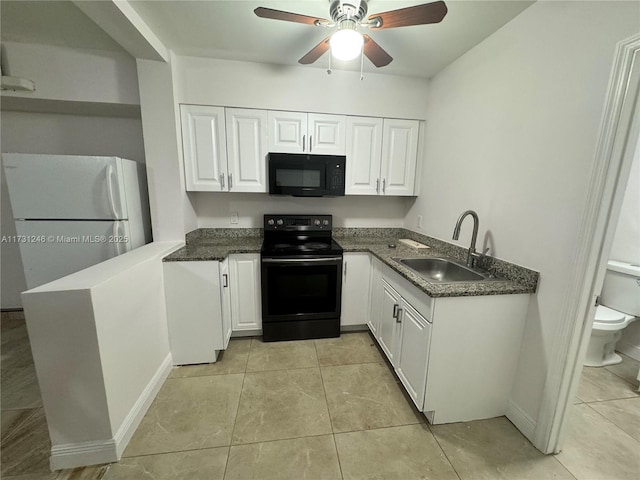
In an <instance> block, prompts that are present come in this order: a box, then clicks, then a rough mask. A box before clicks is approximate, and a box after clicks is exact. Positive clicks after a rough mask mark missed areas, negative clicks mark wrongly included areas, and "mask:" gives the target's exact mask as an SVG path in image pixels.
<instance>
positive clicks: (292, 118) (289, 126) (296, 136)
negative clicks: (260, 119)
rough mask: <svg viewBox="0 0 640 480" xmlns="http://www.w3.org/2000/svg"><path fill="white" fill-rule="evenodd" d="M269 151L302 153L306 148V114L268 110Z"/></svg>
mask: <svg viewBox="0 0 640 480" xmlns="http://www.w3.org/2000/svg"><path fill="white" fill-rule="evenodd" d="M267 118H268V122H269V129H268V130H269V151H270V152H280V153H303V152H304V151H305V150H306V149H307V148H308V138H307V114H306V113H302V112H280V111H274V110H269V112H268V113H267Z"/></svg>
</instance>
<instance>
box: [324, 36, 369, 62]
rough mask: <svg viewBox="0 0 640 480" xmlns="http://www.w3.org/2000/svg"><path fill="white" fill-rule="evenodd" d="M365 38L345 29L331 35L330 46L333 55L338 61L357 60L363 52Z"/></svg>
mask: <svg viewBox="0 0 640 480" xmlns="http://www.w3.org/2000/svg"><path fill="white" fill-rule="evenodd" d="M363 44H364V38H363V37H362V34H360V33H358V32H356V31H355V30H353V29H350V28H343V29H340V30H338V31H337V32H336V33H334V34H333V35H331V38H330V39H329V45H330V46H331V55H333V56H334V57H335V58H337V59H338V60H344V61H349V60H353V59H354V58H357V57H358V55H360V52H361V51H362V45H363Z"/></svg>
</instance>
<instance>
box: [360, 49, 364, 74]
mask: <svg viewBox="0 0 640 480" xmlns="http://www.w3.org/2000/svg"><path fill="white" fill-rule="evenodd" d="M363 70H364V48H363V49H362V50H360V81H362V80H364V75H363V73H362V71H363Z"/></svg>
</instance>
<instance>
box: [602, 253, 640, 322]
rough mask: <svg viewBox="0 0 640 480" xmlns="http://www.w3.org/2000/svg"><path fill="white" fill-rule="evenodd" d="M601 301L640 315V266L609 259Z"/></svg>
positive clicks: (622, 310)
mask: <svg viewBox="0 0 640 480" xmlns="http://www.w3.org/2000/svg"><path fill="white" fill-rule="evenodd" d="M600 303H601V304H602V305H605V306H607V307H609V308H613V309H614V310H618V311H619V312H623V313H626V314H627V315H633V316H635V317H640V266H638V265H631V264H629V263H624V262H617V261H614V260H609V264H608V265H607V273H606V275H605V277H604V285H603V286H602V293H601V294H600Z"/></svg>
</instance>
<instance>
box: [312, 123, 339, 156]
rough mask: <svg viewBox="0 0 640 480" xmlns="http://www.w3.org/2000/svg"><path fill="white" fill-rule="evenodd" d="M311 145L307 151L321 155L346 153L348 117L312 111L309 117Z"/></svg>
mask: <svg viewBox="0 0 640 480" xmlns="http://www.w3.org/2000/svg"><path fill="white" fill-rule="evenodd" d="M307 124H308V128H307V132H308V134H309V145H308V148H307V152H309V153H315V154H319V155H344V154H345V153H346V127H347V122H346V117H345V116H343V115H324V114H320V113H310V114H309V117H308V119H307Z"/></svg>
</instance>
